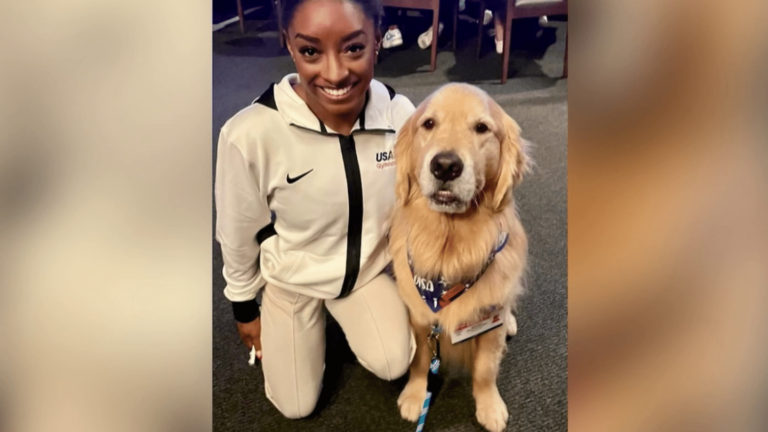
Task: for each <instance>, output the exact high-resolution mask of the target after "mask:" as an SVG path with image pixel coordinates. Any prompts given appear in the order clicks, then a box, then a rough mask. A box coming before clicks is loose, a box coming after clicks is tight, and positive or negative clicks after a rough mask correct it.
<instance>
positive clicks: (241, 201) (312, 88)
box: [215, 0, 415, 418]
mask: <svg viewBox="0 0 768 432" xmlns="http://www.w3.org/2000/svg"><path fill="white" fill-rule="evenodd" d="M282 3H283V5H284V10H283V14H282V16H283V19H284V21H285V22H284V23H283V25H284V28H285V29H287V30H286V41H287V45H288V50H289V51H290V54H291V57H292V58H293V61H294V63H295V65H296V72H297V73H296V74H291V75H288V76H286V77H285V78H284V79H283V80H282V81H281V82H280V83H279V84H276V85H272V86H271V87H270V88H269V89H267V91H266V92H264V94H262V95H261V96H260V97H259V98H258V99H257V100H256V101H255V102H254V104H253V105H251V106H250V107H248V108H245V109H244V110H242V111H240V112H239V113H237V114H236V115H235V116H234V117H233V118H231V119H230V120H229V121H227V123H226V124H225V125H224V127H223V128H222V130H221V135H220V138H219V144H218V159H217V165H216V187H215V191H216V209H217V226H216V237H217V239H218V240H219V242H220V243H221V248H222V256H223V259H224V270H223V273H224V278H225V279H226V282H227V287H226V288H225V291H224V293H225V295H226V297H227V298H228V299H229V300H230V301H231V302H232V306H233V311H234V316H235V320H236V321H237V328H238V331H239V332H240V336H241V338H242V340H243V341H244V342H245V344H246V345H247V346H248V347H249V348H251V347H254V348H255V349H256V350H257V351H258V357H259V358H260V359H261V360H262V366H263V370H264V381H265V390H266V394H267V397H268V398H269V400H270V401H272V403H273V404H274V405H275V406H276V407H277V408H278V410H280V412H282V413H283V414H284V415H285V416H286V417H289V418H300V417H305V416H307V415H309V414H310V413H311V412H312V411H313V409H314V407H315V404H316V402H317V398H318V396H319V394H320V387H321V383H322V376H323V370H324V357H325V355H324V354H325V316H324V310H323V306H325V307H326V308H327V309H328V311H329V312H330V313H331V314H332V315H333V316H334V318H335V319H336V320H337V321H338V322H339V324H340V325H341V328H342V330H343V331H344V333H345V335H346V337H347V340H348V341H349V345H350V347H351V349H352V351H353V352H354V353H355V355H356V356H357V358H358V360H359V361H360V363H361V364H362V365H363V366H364V367H366V368H367V369H369V370H370V371H371V372H373V373H374V374H376V375H377V376H378V377H380V378H382V379H387V380H392V379H396V378H398V377H400V376H402V375H403V374H404V373H405V371H406V370H407V369H408V365H409V363H410V360H411V358H412V356H413V352H414V349H415V343H414V341H413V339H412V337H413V336H412V334H411V331H410V327H409V324H408V318H407V313H406V310H405V306H404V305H403V303H402V302H401V300H400V298H399V296H398V294H397V290H396V288H395V284H394V282H393V281H392V280H391V279H390V278H389V277H388V276H387V275H386V274H384V273H383V270H384V268H385V267H386V266H387V264H388V262H389V260H390V257H389V256H388V253H387V248H386V232H387V229H388V226H387V224H388V217H389V213H390V211H391V208H392V206H393V204H394V201H395V196H394V181H395V174H394V160H393V157H392V148H393V146H394V143H395V133H396V132H397V130H398V129H399V128H400V126H401V125H402V124H403V123H404V122H405V120H406V119H407V117H408V116H409V115H410V114H411V113H412V112H413V111H414V106H413V104H412V103H411V102H410V101H409V100H408V99H406V98H405V97H403V96H401V95H397V94H396V93H395V92H394V90H392V89H391V88H388V87H386V86H385V85H384V84H382V83H380V82H378V81H375V80H373V65H374V58H375V55H376V52H377V50H378V49H379V45H380V43H381V33H380V31H379V23H380V19H381V6H380V4H379V3H378V1H377V0H287V1H283V2H282ZM262 288H264V292H263V299H262V304H261V311H259V305H258V304H257V303H256V300H255V298H256V296H257V293H258V291H260V290H261V289H262ZM262 354H263V355H262Z"/></svg>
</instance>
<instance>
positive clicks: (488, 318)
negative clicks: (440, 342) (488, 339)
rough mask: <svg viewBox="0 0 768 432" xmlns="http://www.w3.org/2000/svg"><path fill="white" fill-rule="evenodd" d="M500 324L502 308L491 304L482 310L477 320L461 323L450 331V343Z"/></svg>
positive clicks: (462, 340)
mask: <svg viewBox="0 0 768 432" xmlns="http://www.w3.org/2000/svg"><path fill="white" fill-rule="evenodd" d="M502 324H504V309H503V308H501V307H500V306H491V307H490V308H488V309H486V310H485V311H483V314H482V315H481V316H480V319H479V320H477V321H475V322H472V323H464V324H461V325H460V326H458V327H457V328H456V330H454V331H453V332H451V343H453V344H457V343H459V342H464V341H465V340H467V339H471V338H473V337H475V336H477V335H479V334H481V333H485V332H487V331H489V330H493V329H495V328H496V327H499V326H500V325H502Z"/></svg>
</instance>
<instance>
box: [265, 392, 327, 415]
mask: <svg viewBox="0 0 768 432" xmlns="http://www.w3.org/2000/svg"><path fill="white" fill-rule="evenodd" d="M267 396H268V399H269V400H270V402H272V405H274V406H275V408H277V410H278V411H280V413H281V414H282V415H283V416H285V417H286V418H289V419H291V420H297V419H301V418H304V417H307V416H309V415H310V414H312V412H313V411H314V410H315V407H316V406H317V400H318V398H319V396H320V392H319V391H318V392H317V394H314V393H312V394H309V393H305V394H303V395H296V397H295V398H287V399H290V400H279V399H278V398H274V397H271V396H270V395H269V394H267Z"/></svg>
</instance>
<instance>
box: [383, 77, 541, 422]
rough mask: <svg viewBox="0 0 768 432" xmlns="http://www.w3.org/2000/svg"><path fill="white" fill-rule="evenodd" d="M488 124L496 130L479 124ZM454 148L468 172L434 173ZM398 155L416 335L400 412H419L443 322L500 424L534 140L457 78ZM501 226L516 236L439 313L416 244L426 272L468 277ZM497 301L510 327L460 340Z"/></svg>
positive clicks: (406, 280) (402, 137)
mask: <svg viewBox="0 0 768 432" xmlns="http://www.w3.org/2000/svg"><path fill="white" fill-rule="evenodd" d="M428 119H429V120H432V121H433V124H434V126H433V127H432V128H431V129H428V128H427V127H425V126H424V123H425V121H426V120H428ZM481 122H482V123H483V124H485V125H487V126H488V128H489V131H488V132H484V133H481V132H479V131H478V130H477V129H476V126H477V124H478V123H481ZM446 150H448V151H454V152H456V153H457V154H458V155H459V156H460V157H461V159H462V160H463V162H464V166H465V168H464V172H463V173H462V175H461V176H460V177H458V178H457V179H455V180H454V181H452V182H445V183H443V182H440V181H439V180H436V179H435V177H434V176H431V173H430V170H429V163H430V160H431V159H432V157H433V156H434V155H435V154H436V153H438V152H440V151H446ZM395 160H396V161H397V168H396V169H397V184H396V194H397V205H396V208H395V211H394V213H393V216H392V226H391V232H390V251H391V253H392V257H393V261H394V271H395V275H396V276H397V285H398V290H399V292H400V295H401V297H402V298H403V301H404V302H405V304H406V306H407V307H408V310H409V315H410V320H411V325H412V327H413V330H414V332H415V335H416V340H417V349H416V355H415V357H414V359H413V362H412V364H411V366H410V378H409V381H408V384H407V385H406V387H405V389H404V390H403V392H402V393H401V395H400V397H399V399H398V406H399V407H400V413H401V415H402V417H403V418H405V419H407V420H411V421H416V420H418V418H419V415H420V413H421V409H422V405H423V402H424V398H425V396H426V390H427V374H428V369H429V362H430V358H431V351H430V349H429V347H428V345H427V336H428V334H429V333H430V329H431V326H432V324H435V323H439V324H440V326H441V327H442V328H443V329H444V331H443V333H442V334H440V336H439V338H440V341H441V342H440V350H441V357H442V358H443V359H445V360H448V361H449V362H450V361H451V360H457V361H459V362H460V363H462V364H464V365H465V366H467V367H468V368H469V369H471V371H472V384H473V394H474V397H475V401H476V404H477V419H478V421H479V422H480V424H482V425H483V426H484V427H485V428H486V429H488V430H490V431H501V430H503V429H504V428H505V427H506V423H507V419H508V417H509V415H508V412H507V407H506V405H505V403H504V401H503V400H502V399H501V396H500V395H499V391H498V388H497V387H496V378H497V376H498V370H499V363H500V362H501V358H502V356H503V354H504V352H505V350H506V335H507V334H514V333H515V332H516V331H517V323H516V321H515V318H514V316H513V315H512V314H511V311H513V310H516V303H517V298H518V296H519V295H520V294H521V293H522V277H523V273H524V271H525V268H526V257H527V250H528V244H527V239H526V235H525V232H524V230H523V227H522V225H521V223H520V220H519V219H518V216H517V213H516V210H515V205H514V199H513V196H512V190H513V188H514V187H515V186H517V185H518V184H519V183H520V182H521V180H522V177H523V175H524V174H525V173H526V172H527V171H528V170H529V167H530V159H529V156H528V154H527V147H526V143H525V142H524V141H523V140H522V139H521V138H520V128H519V126H518V125H517V123H516V122H515V121H514V120H513V119H512V118H511V117H509V116H508V115H507V114H506V113H505V112H504V111H503V109H502V108H501V107H500V106H499V105H498V104H496V102H494V101H493V100H492V99H491V98H490V97H489V96H488V95H487V94H486V93H485V92H483V91H482V90H480V89H478V88H477V87H474V86H470V85H466V84H449V85H446V86H444V87H442V88H441V89H439V90H438V91H436V92H435V93H433V94H432V95H430V96H429V97H428V98H427V100H425V101H424V102H423V103H422V104H420V105H419V107H418V108H417V110H416V112H415V113H414V114H413V115H412V116H411V117H410V118H409V120H408V122H407V123H406V124H405V125H404V126H403V128H402V129H401V130H400V134H399V136H398V140H397V143H396V146H395ZM430 177H431V178H430ZM440 183H443V186H442V187H443V188H447V189H449V190H451V191H452V192H455V196H456V197H457V200H458V202H455V203H452V204H450V205H445V204H444V203H440V202H436V201H434V200H432V199H431V198H430V196H431V194H434V193H435V191H436V190H437V188H438V185H439V184H440ZM452 183H455V185H453V184H452ZM467 188H469V189H470V193H469V194H467ZM466 198H468V199H466ZM502 231H505V232H508V233H509V240H508V243H507V245H506V247H505V248H504V249H503V250H502V251H501V252H500V253H499V254H498V255H497V256H496V259H495V261H494V263H493V264H492V265H491V266H490V267H489V268H488V270H487V271H486V272H485V274H484V275H483V276H482V278H481V279H480V280H478V281H477V282H476V283H475V285H474V286H473V287H472V288H471V289H470V290H469V291H467V292H465V293H464V294H463V295H462V296H461V297H459V298H458V299H456V300H455V301H454V302H452V303H451V304H450V305H448V306H447V307H445V308H443V309H442V310H440V311H439V312H438V313H437V314H435V313H433V312H432V311H431V310H430V309H429V307H428V306H427V305H426V304H425V302H424V301H423V300H422V299H421V297H420V295H419V292H418V290H417V289H416V287H415V285H414V282H413V275H412V273H411V269H410V267H409V265H408V261H407V254H408V250H409V249H410V251H411V256H412V258H413V265H414V268H415V272H416V273H417V274H418V275H420V276H424V277H429V278H432V277H436V276H437V275H442V276H443V277H445V278H446V279H447V280H450V281H459V280H463V279H466V278H469V277H472V276H473V275H476V274H478V273H479V272H480V270H481V268H482V266H483V263H484V262H485V260H486V259H487V258H488V254H489V253H490V251H491V250H492V248H493V247H494V244H495V243H496V240H497V236H498V235H499V233H500V232H502ZM491 305H501V306H503V308H504V312H503V313H504V314H505V321H506V323H505V326H501V327H498V328H496V329H494V330H491V331H489V332H486V333H484V334H481V335H480V336H477V337H475V338H473V339H470V340H468V341H465V342H461V343H458V344H456V345H452V344H451V342H450V332H451V331H452V330H454V329H455V328H456V327H457V326H458V325H460V324H461V323H465V322H471V321H473V320H475V319H477V317H478V315H479V314H480V313H481V311H482V309H483V308H486V307H489V306H491Z"/></svg>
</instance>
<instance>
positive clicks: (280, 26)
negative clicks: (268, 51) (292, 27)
mask: <svg viewBox="0 0 768 432" xmlns="http://www.w3.org/2000/svg"><path fill="white" fill-rule="evenodd" d="M275 8H276V9H277V31H278V33H279V36H278V38H279V40H280V48H285V33H284V30H285V29H283V5H282V4H281V3H280V0H275Z"/></svg>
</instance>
